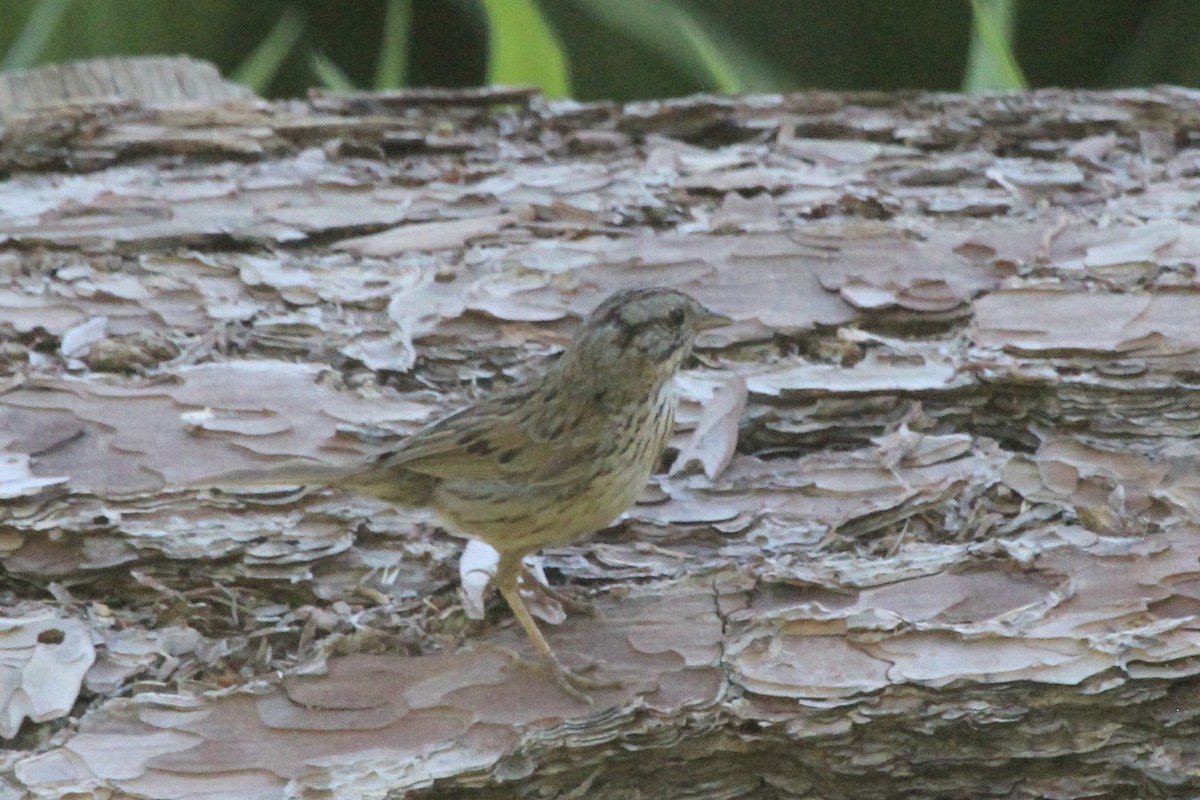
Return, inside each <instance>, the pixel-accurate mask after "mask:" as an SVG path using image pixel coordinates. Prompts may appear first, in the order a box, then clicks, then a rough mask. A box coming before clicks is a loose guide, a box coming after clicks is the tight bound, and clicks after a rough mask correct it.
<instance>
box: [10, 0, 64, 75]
mask: <svg viewBox="0 0 1200 800" xmlns="http://www.w3.org/2000/svg"><path fill="white" fill-rule="evenodd" d="M70 7H71V0H41V2H39V3H36V4H35V5H34V6H33V9H32V10H31V11H30V13H29V18H28V19H26V20H25V26H24V27H22V28H21V32H20V33H18V34H17V38H16V39H15V40H14V41H13V43H12V46H11V47H9V48H8V52H7V53H5V54H4V60H3V61H2V62H0V69H25V68H28V67H32V66H33V65H34V64H37V63H38V61H39V60H40V59H41V55H42V52H43V51H44V50H45V47H46V42H47V41H49V40H50V37H51V36H52V35H53V34H54V32H55V31H56V30H58V24H59V22H61V21H62V18H63V15H65V14H66V13H67V9H69V8H70Z"/></svg>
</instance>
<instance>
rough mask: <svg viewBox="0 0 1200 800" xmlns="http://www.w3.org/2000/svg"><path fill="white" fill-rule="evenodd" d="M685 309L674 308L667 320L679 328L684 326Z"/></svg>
mask: <svg viewBox="0 0 1200 800" xmlns="http://www.w3.org/2000/svg"><path fill="white" fill-rule="evenodd" d="M683 316H684V315H683V309H682V308H672V309H671V313H670V314H668V315H667V319H669V320H671V324H672V325H674V326H675V327H676V328H678V327H679V326H680V325H682V324H683Z"/></svg>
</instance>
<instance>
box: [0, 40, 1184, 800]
mask: <svg viewBox="0 0 1200 800" xmlns="http://www.w3.org/2000/svg"><path fill="white" fill-rule="evenodd" d="M170 86H174V87H176V89H177V91H167V87H170ZM1197 97H1198V96H1197V94H1196V93H1195V92H1193V91H1189V90H1183V89H1175V88H1157V89H1145V90H1143V89H1139V90H1125V91H1115V92H1069V91H1039V92H1034V93H1031V94H1027V95H997V96H985V97H963V96H958V95H945V94H936V95H935V94H922V93H911V94H857V95H843V94H827V93H802V94H794V95H786V96H756V97H693V98H684V99H680V100H671V101H656V102H648V103H641V104H635V105H629V106H619V105H614V104H602V103H601V104H574V103H547V102H545V101H543V100H541V99H540V98H539V97H538V96H536V95H535V94H534V93H532V92H529V91H527V90H523V89H495V90H475V91H465V92H447V91H401V92H390V93H383V94H368V93H362V94H349V95H341V94H335V93H324V92H314V93H313V94H312V95H311V96H310V97H309V98H307V99H305V100H295V101H289V102H274V103H268V102H264V101H261V100H258V99H256V98H253V97H251V96H249V95H247V94H246V93H245V92H244V91H243V90H239V89H237V88H236V87H230V86H228V85H227V84H224V83H222V82H221V81H219V79H217V78H216V77H215V74H214V73H212V72H211V71H209V68H207V67H206V66H205V65H198V64H196V63H195V62H188V61H186V60H174V59H168V60H153V61H145V62H138V61H106V62H88V63H84V64H77V65H68V66H66V67H61V68H54V70H51V71H48V72H38V73H35V74H33V75H27V74H22V75H8V76H4V77H0V120H2V122H3V132H2V140H0V164H2V166H3V174H5V175H6V176H7V178H6V179H5V180H4V181H3V182H2V183H0V243H2V244H3V249H2V250H0V376H2V377H0V497H2V498H4V502H3V505H2V506H0V555H2V557H3V566H4V573H3V576H2V579H3V582H2V584H0V588H2V594H0V602H2V603H3V617H4V619H3V620H2V621H0V675H2V676H3V677H2V679H0V735H3V736H4V737H5V738H6V739H7V741H8V744H9V747H10V748H11V749H10V750H8V751H7V753H6V755H5V757H4V764H5V771H4V772H3V774H2V776H0V778H2V780H3V781H4V786H3V787H2V791H3V792H4V794H3V796H4V797H14V798H15V797H59V796H63V795H65V794H70V796H72V797H109V796H112V795H113V794H119V795H136V796H143V797H156V798H157V797H162V798H167V797H170V798H177V797H213V796H238V797H252V798H264V800H265V798H285V797H346V798H350V797H384V796H387V797H413V798H443V797H445V798H449V797H462V796H472V797H481V798H490V797H495V798H502V797H503V798H507V797H585V796H586V797H592V796H594V797H612V798H624V797H629V798H634V797H648V796H655V797H681V798H682V797H686V798H741V797H746V798H750V797H754V798H792V797H796V798H814V797H820V798H850V797H854V798H860V799H861V798H890V797H897V796H910V797H914V798H937V797H973V796H987V797H1014V798H1016V797H1059V798H1077V797H1080V798H1081V797H1112V798H1125V797H1128V798H1145V797H1192V796H1194V795H1195V794H1196V793H1197V791H1200V780H1198V779H1197V775H1198V774H1200V738H1198V737H1197V731H1198V723H1197V719H1196V718H1197V714H1198V713H1200V712H1198V709H1200V702H1197V701H1198V700H1200V697H1198V691H1197V690H1198V688H1200V682H1198V680H1197V678H1196V677H1195V674H1196V673H1197V672H1198V671H1200V622H1198V616H1197V615H1198V614H1200V580H1198V578H1197V574H1198V571H1197V563H1198V560H1200V536H1198V535H1197V534H1198V533H1200V527H1198V525H1197V507H1198V504H1200V479H1197V477H1196V474H1197V455H1198V453H1197V450H1198V448H1197V445H1196V436H1197V433H1198V432H1200V392H1198V391H1197V389H1198V388H1200V378H1198V377H1197V376H1200V359H1198V357H1197V351H1198V349H1200V326H1198V325H1197V320H1200V292H1197V285H1196V284H1197V275H1196V269H1197V264H1200V227H1198V226H1197V224H1196V218H1197V210H1196V208H1197V206H1196V203H1195V197H1196V188H1197V176H1198V175H1200V148H1197V146H1196V141H1195V131H1196V130H1197V128H1198V127H1200V126H1198V122H1200V112H1198V111H1197ZM645 284H665V285H671V286H675V287H678V288H680V289H683V290H684V291H687V292H689V293H692V294H693V295H695V296H696V297H697V298H698V299H699V300H701V301H702V302H704V303H705V304H706V305H708V306H710V307H712V308H714V309H717V310H719V311H722V312H724V313H726V314H729V315H731V316H733V317H734V318H735V319H737V320H738V323H737V325H735V326H734V327H732V328H729V329H724V330H721V331H714V332H712V333H711V334H709V335H706V338H705V339H703V340H702V341H701V347H700V349H699V351H698V356H697V360H696V364H695V365H694V366H693V368H691V369H689V370H688V371H687V372H686V373H685V374H684V375H683V376H682V377H681V378H680V379H679V381H678V382H677V386H676V388H677V393H678V394H679V395H680V397H681V401H682V406H681V411H680V415H679V424H680V427H679V431H678V433H677V437H676V441H675V447H674V449H673V451H672V453H677V454H678V455H677V456H676V457H675V458H674V464H673V465H670V469H669V470H664V472H663V474H661V475H659V476H658V477H657V478H656V479H655V480H654V482H653V483H652V485H651V486H650V487H648V489H647V492H646V494H645V496H644V497H643V499H642V502H640V503H639V504H638V505H637V506H635V507H634V508H633V509H631V510H630V512H629V513H628V514H627V515H626V518H625V519H624V520H623V521H621V522H620V523H619V524H617V525H615V526H613V527H612V528H610V529H608V530H605V531H602V532H599V533H598V534H597V535H596V536H595V537H593V538H592V539H590V540H589V541H587V542H584V543H582V544H580V545H577V546H574V547H568V548H561V549H557V550H553V551H547V552H545V553H544V554H543V556H542V560H541V562H540V563H539V565H536V566H540V567H541V568H542V569H544V571H545V572H546V573H547V575H548V576H549V580H550V581H551V582H552V583H556V584H561V585H566V586H567V587H568V590H570V591H574V592H575V593H577V594H579V595H580V596H581V597H586V598H587V599H589V600H591V601H592V602H593V603H594V604H595V605H596V606H597V610H598V614H597V615H595V616H586V615H580V614H574V613H570V614H568V615H567V616H566V618H565V619H563V614H562V609H561V607H560V606H559V605H558V604H556V603H555V602H554V601H553V600H551V599H542V600H541V601H540V604H539V607H540V610H541V613H542V615H543V616H544V617H546V618H548V619H549V620H551V621H553V622H558V623H560V624H556V625H547V626H545V627H546V630H547V635H548V638H549V640H550V641H551V644H552V645H553V646H554V648H555V650H556V651H557V652H558V653H559V654H560V656H562V657H563V659H564V660H565V661H567V662H568V663H570V664H575V665H579V664H582V663H584V662H589V661H593V662H595V664H596V670H597V673H598V674H599V675H601V676H603V677H615V678H618V679H619V680H620V682H621V686H620V687H619V688H614V689H606V690H597V691H595V692H593V693H592V700H593V703H592V705H590V706H589V705H587V704H586V703H582V702H580V701H578V700H576V699H574V698H572V697H570V696H568V695H566V694H563V693H561V692H560V691H559V690H558V689H557V688H556V687H555V686H554V685H553V683H552V682H550V681H548V680H546V678H545V676H544V675H542V674H541V673H540V672H538V671H537V670H536V669H535V668H531V667H529V666H528V665H526V664H524V663H523V662H522V660H521V659H522V657H525V656H529V655H530V654H531V649H530V648H529V646H528V644H527V643H526V642H525V641H524V640H523V638H522V636H521V633H520V631H519V629H517V628H516V627H515V626H514V623H513V620H512V619H511V617H510V615H509V614H508V613H507V611H506V610H505V609H504V608H503V605H502V604H497V603H496V602H495V601H494V600H491V601H489V603H488V606H487V613H486V617H485V618H484V619H483V620H482V621H481V620H477V619H474V618H473V616H478V614H476V613H475V611H476V609H479V608H481V607H482V604H483V603H484V601H485V600H488V595H487V594H486V592H484V590H483V581H482V580H481V577H480V576H481V572H480V571H481V570H486V554H480V553H479V551H478V550H477V549H473V550H471V551H470V554H469V555H468V556H467V557H466V558H465V559H464V561H463V564H462V566H460V565H459V554H460V551H461V550H462V543H461V541H460V540H458V539H456V538H454V537H452V536H451V535H449V534H447V532H445V531H443V530H442V529H441V528H439V527H438V526H437V525H436V524H435V523H434V521H432V520H431V519H430V518H429V517H428V516H427V515H425V514H422V513H416V514H414V513H411V512H406V511H401V510H397V509H393V508H389V507H387V506H386V505H382V504H379V503H375V502H373V501H369V500H367V499H364V498H361V497H356V496H354V495H351V494H347V493H344V492H335V491H297V490H287V489H280V490H252V491H251V490H248V491H243V492H237V493H234V492H222V491H216V490H211V489H204V488H195V487H196V486H198V485H203V484H205V482H206V481H207V480H209V479H211V478H212V476H215V475H219V474H220V473H222V472H225V471H229V470H244V469H259V468H262V469H268V468H270V467H271V466H273V465H275V464H278V463H281V462H285V461H294V460H295V459H310V460H315V461H318V462H325V463H344V462H346V461H348V460H351V459H354V458H360V457H363V456H364V455H365V454H368V453H370V452H372V451H374V450H376V449H377V448H379V447H381V446H382V445H383V444H385V443H387V442H388V441H392V440H395V439H396V438H398V437H402V436H403V435H405V434H406V433H408V432H410V431H412V430H414V429H415V428H416V427H417V426H419V425H420V424H421V423H422V422H423V421H427V420H429V419H431V418H435V417H436V416H438V415H440V414H442V413H445V412H447V411H449V410H451V409H453V408H457V407H460V406H461V405H463V404H465V403H466V402H469V401H470V399H471V398H473V397H476V396H480V395H482V394H485V393H486V392H487V391H489V390H490V389H492V388H493V387H495V386H499V385H503V384H504V383H506V382H509V381H511V380H513V379H514V378H515V377H518V376H520V375H522V374H524V373H525V372H526V371H528V370H530V369H536V361H537V359H538V358H539V357H542V356H545V355H547V354H550V353H552V352H553V351H554V350H556V349H557V348H558V347H559V346H560V345H561V344H562V343H563V342H564V341H565V340H566V337H567V336H568V335H569V332H570V330H571V329H572V328H573V326H575V325H576V324H577V323H578V320H579V318H580V316H581V315H582V314H584V313H586V312H587V310H589V309H590V308H591V307H592V306H594V305H595V304H596V303H598V302H599V301H600V300H601V299H602V298H603V297H605V296H606V295H607V294H608V293H609V292H611V291H613V290H615V289H617V288H619V287H623V286H629V285H645ZM664 466H665V467H666V466H668V465H664ZM460 573H461V574H462V579H461V581H460ZM460 583H461V586H462V588H460Z"/></svg>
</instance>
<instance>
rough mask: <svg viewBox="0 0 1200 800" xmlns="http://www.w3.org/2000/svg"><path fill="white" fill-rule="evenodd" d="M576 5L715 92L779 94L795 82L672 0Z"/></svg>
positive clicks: (578, 0)
mask: <svg viewBox="0 0 1200 800" xmlns="http://www.w3.org/2000/svg"><path fill="white" fill-rule="evenodd" d="M574 4H575V6H576V8H578V9H579V10H580V11H583V12H585V13H587V14H590V15H592V16H593V17H595V18H597V19H599V20H600V21H602V22H603V23H604V24H605V25H608V26H609V27H610V28H612V29H614V30H617V31H620V32H621V33H623V34H624V35H625V36H628V37H629V38H631V39H633V40H635V41H636V42H637V43H638V44H640V45H641V46H642V47H645V48H647V49H649V50H652V51H654V52H656V53H657V54H658V55H659V56H660V57H661V58H663V59H664V60H665V61H667V62H668V63H670V64H672V65H674V67H675V68H676V69H678V70H679V71H680V72H682V73H684V74H686V75H690V76H692V77H693V78H694V79H695V80H696V81H697V82H698V83H700V84H701V85H703V86H707V87H709V88H711V89H719V90H721V91H728V92H744V91H778V90H781V89H785V88H787V87H788V86H789V85H790V83H791V82H790V81H788V80H787V79H785V78H784V77H783V76H782V75H780V74H779V73H777V72H776V71H775V70H774V69H773V68H772V67H771V66H770V65H769V64H767V62H766V61H764V60H763V59H761V58H760V57H759V56H758V55H756V54H755V53H753V52H752V51H750V50H749V49H746V48H743V47H741V46H740V45H739V44H737V43H736V42H734V41H732V40H730V39H728V37H724V36H721V35H720V34H719V33H718V32H716V31H714V30H713V29H712V27H711V26H709V25H705V24H704V22H703V19H702V18H701V17H700V16H699V15H697V14H694V13H692V14H689V13H688V12H686V11H684V10H682V9H681V8H679V6H677V5H676V4H675V3H673V2H669V0H660V1H659V2H656V3H647V2H645V0H602V2H595V0H574ZM718 42H719V43H718Z"/></svg>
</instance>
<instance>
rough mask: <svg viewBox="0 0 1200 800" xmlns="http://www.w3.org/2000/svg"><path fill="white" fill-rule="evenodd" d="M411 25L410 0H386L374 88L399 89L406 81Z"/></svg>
mask: <svg viewBox="0 0 1200 800" xmlns="http://www.w3.org/2000/svg"><path fill="white" fill-rule="evenodd" d="M411 26H412V4H411V2H410V0H387V14H386V16H385V17H384V20H383V41H382V43H381V44H380V46H379V65H378V67H376V69H375V88H376V89H399V88H400V87H401V86H404V85H405V84H406V83H407V80H406V78H407V74H408V31H409V28H410V27H411Z"/></svg>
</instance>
